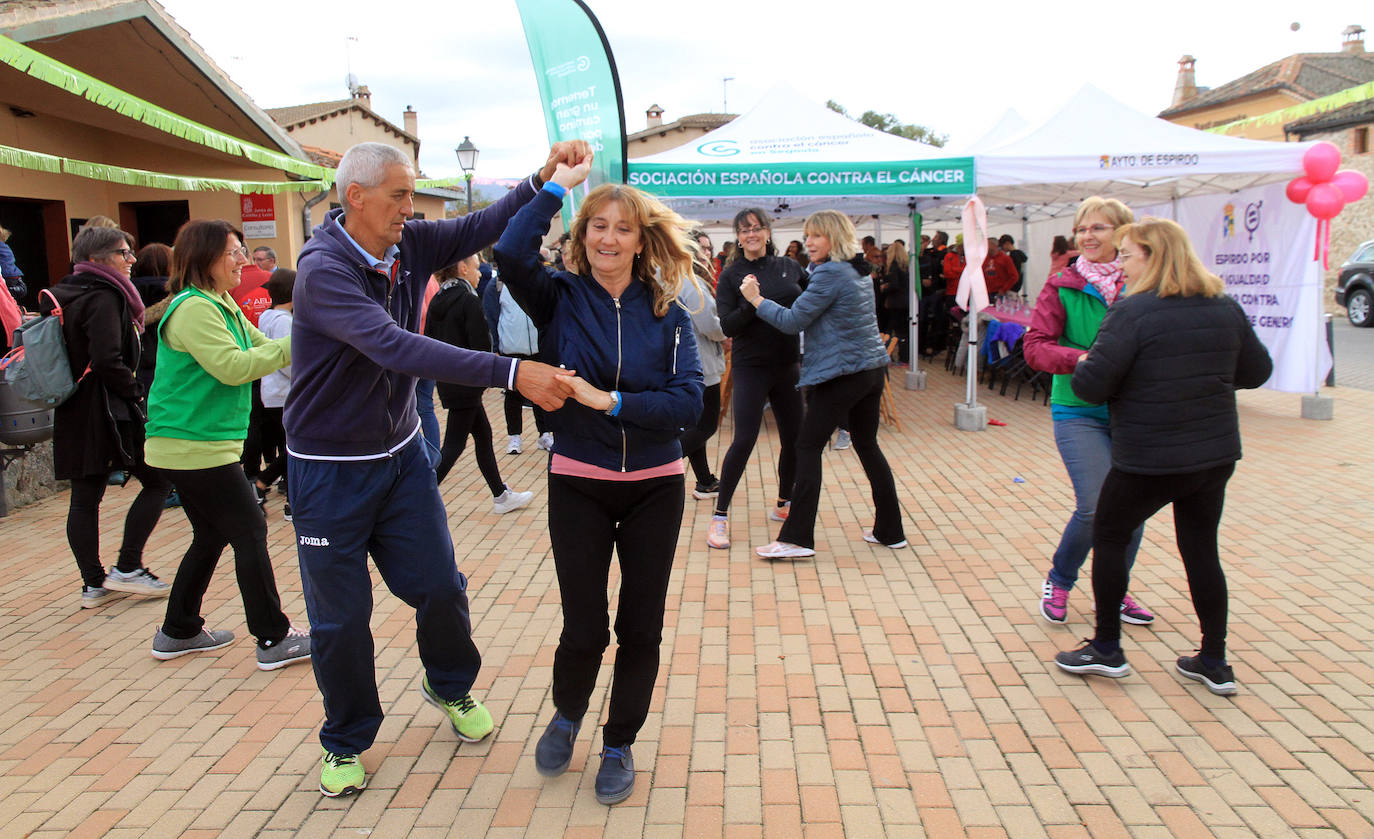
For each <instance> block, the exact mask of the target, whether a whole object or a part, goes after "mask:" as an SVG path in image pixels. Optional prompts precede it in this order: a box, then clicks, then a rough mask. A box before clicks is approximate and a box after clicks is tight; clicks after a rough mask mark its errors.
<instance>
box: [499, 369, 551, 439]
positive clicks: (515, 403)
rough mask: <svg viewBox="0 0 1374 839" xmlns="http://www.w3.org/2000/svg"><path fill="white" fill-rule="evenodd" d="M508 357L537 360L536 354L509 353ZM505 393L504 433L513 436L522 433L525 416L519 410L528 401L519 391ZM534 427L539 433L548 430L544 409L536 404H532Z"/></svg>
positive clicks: (523, 407) (521, 409) (522, 408)
mask: <svg viewBox="0 0 1374 839" xmlns="http://www.w3.org/2000/svg"><path fill="white" fill-rule="evenodd" d="M510 357H511V358H518V359H520V360H522V361H524V360H527V359H528V360H530V361H538V360H539V356H538V355H514V354H511V355H510ZM505 393H506V399H505V410H506V434H507V435H508V436H511V437H514V436H515V435H517V434H522V433H524V432H523V431H522V429H523V428H524V427H525V418H524V417H523V416H521V414H520V412H521V411H523V410H524V409H525V406H526V405H528V404H530V403H529V402H528V401H527V400H526V399H525V397H523V396H521V395H520V392H519V391H516V390H508V391H506V392H505ZM534 428H535V430H536V431H538V432H539V433H540V434H543V433H544V432H545V431H548V430H549V421H548V418H547V417H546V416H544V409H543V408H541V407H539V406H538V405H535V406H534Z"/></svg>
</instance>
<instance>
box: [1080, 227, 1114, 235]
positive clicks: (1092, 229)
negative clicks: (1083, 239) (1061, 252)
mask: <svg viewBox="0 0 1374 839" xmlns="http://www.w3.org/2000/svg"><path fill="white" fill-rule="evenodd" d="M1115 229H1116V228H1115V227H1114V226H1112V225H1110V224H1094V225H1091V226H1087V227H1075V228H1074V229H1073V235H1075V236H1086V235H1087V234H1089V233H1096V234H1097V235H1098V236H1101V235H1102V234H1103V233H1106V232H1107V231H1109V230H1115Z"/></svg>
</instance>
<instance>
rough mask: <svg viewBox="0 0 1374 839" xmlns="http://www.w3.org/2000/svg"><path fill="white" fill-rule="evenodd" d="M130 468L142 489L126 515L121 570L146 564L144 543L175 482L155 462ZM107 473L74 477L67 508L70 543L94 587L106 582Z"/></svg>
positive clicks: (83, 574)
mask: <svg viewBox="0 0 1374 839" xmlns="http://www.w3.org/2000/svg"><path fill="white" fill-rule="evenodd" d="M129 472H130V473H131V474H132V475H133V476H134V477H135V478H137V479H138V483H139V490H138V495H137V497H135V498H134V502H133V503H132V504H130V505H129V513H128V515H126V516H125V517H124V541H123V542H122V543H121V544H120V546H119V560H118V562H117V564H116V565H115V567H116V568H118V569H119V570H120V571H137V570H138V569H139V568H142V567H143V546H144V545H146V544H148V537H149V536H151V535H152V534H153V528H155V527H157V522H158V519H160V518H162V503H163V502H164V501H166V500H167V493H169V492H171V491H172V484H171V483H170V482H169V481H168V480H167V479H166V478H165V477H164V476H163V475H162V473H160V472H159V471H158V470H156V469H154V468H152V467H151V466H148V465H146V464H143V463H140V464H138V465H136V466H134V467H133V468H132V469H130V470H129ZM107 477H108V476H106V475H92V476H87V477H84V478H73V479H72V497H71V504H70V506H69V507H68V508H67V543H68V544H69V545H71V548H72V555H73V556H75V557H76V567H77V568H78V569H79V570H80V571H81V582H82V583H83V584H85V585H88V586H91V587H93V588H100V587H101V586H103V585H104V584H105V566H103V565H102V564H101V562H100V501H101V499H103V498H104V497H105V488H106V487H107V486H108V484H107V483H106V479H107Z"/></svg>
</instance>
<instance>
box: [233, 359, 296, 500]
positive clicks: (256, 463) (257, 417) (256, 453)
mask: <svg viewBox="0 0 1374 839" xmlns="http://www.w3.org/2000/svg"><path fill="white" fill-rule="evenodd" d="M264 410H266V408H265V407H264V406H263V404H262V379H258V380H257V381H255V382H253V401H252V407H251V408H249V410H248V435H247V436H246V437H244V439H243V457H242V458H241V462H242V463H243V471H244V474H246V475H247V476H248V477H250V478H256V477H258V473H260V472H261V471H262V465H263V464H264V463H270V462H271V460H272V458H273V456H274V455H275V454H276V451H275V450H273V449H269V448H268V444H267V441H266V440H264V439H263V436H262V419H263V417H262V412H263V411H264ZM285 442H286V434H285V432H283V433H282V445H285Z"/></svg>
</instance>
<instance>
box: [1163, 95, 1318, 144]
mask: <svg viewBox="0 0 1374 839" xmlns="http://www.w3.org/2000/svg"><path fill="white" fill-rule="evenodd" d="M1305 101H1307V100H1305V99H1300V98H1298V97H1297V96H1295V95H1293V94H1291V93H1285V92H1282V91H1278V92H1274V93H1266V94H1262V95H1260V96H1247V97H1244V98H1241V99H1236V100H1234V101H1231V102H1225V103H1223V104H1220V105H1216V106H1214V107H1211V108H1200V109H1198V110H1196V111H1189V112H1188V113H1186V114H1180V115H1179V116H1175V117H1169V118H1168V120H1169V122H1172V123H1176V124H1178V125H1186V126H1188V127H1189V128H1197V129H1207V128H1214V127H1216V126H1218V125H1224V124H1226V123H1228V122H1233V121H1235V120H1238V119H1246V118H1248V117H1257V116H1260V115H1261V114H1267V113H1271V112H1273V111H1279V110H1282V109H1284V108H1288V107H1291V106H1293V105H1297V104H1300V103H1302V102H1305ZM1232 136H1235V137H1246V138H1249V139H1251V140H1279V141H1283V139H1284V136H1283V124H1282V123H1276V124H1273V125H1251V126H1248V127H1247V128H1246V130H1245V131H1243V132H1241V133H1238V134H1234V135H1232Z"/></svg>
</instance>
